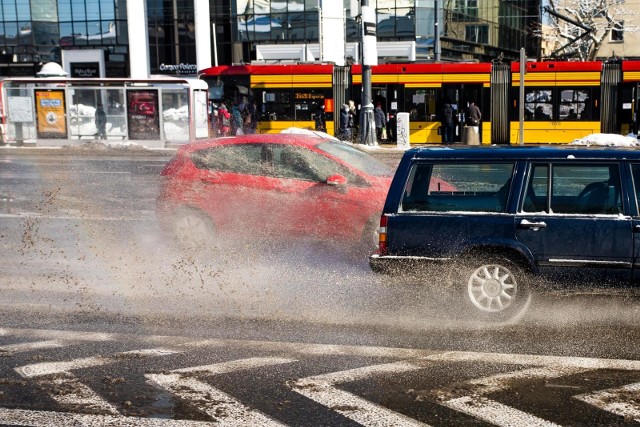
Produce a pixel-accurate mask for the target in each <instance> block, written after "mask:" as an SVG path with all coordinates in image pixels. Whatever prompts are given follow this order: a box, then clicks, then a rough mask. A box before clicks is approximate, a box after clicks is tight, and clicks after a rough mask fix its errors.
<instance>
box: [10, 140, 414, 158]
mask: <svg viewBox="0 0 640 427" xmlns="http://www.w3.org/2000/svg"><path fill="white" fill-rule="evenodd" d="M181 145H183V144H168V146H167V147H165V148H155V147H154V148H148V147H145V146H143V145H140V144H137V143H131V142H129V141H118V140H108V141H100V140H91V141H86V142H83V143H82V144H79V143H78V141H76V140H74V141H73V142H71V141H70V142H69V143H68V144H64V143H60V144H56V145H51V144H50V143H48V144H47V145H38V143H37V142H36V143H35V144H34V143H29V144H25V145H21V146H18V145H15V144H7V145H0V153H7V152H12V153H31V154H33V153H35V152H47V153H49V154H52V155H61V154H69V153H71V154H82V153H96V152H104V153H105V154H109V155H111V154H123V155H124V154H126V155H133V154H139V155H151V154H153V153H156V154H158V155H168V154H171V153H174V152H175V151H176V150H177V149H178V148H179V147H180V146H181ZM353 146H354V147H356V148H358V149H360V150H362V151H365V152H367V153H369V154H376V153H403V152H404V151H406V150H405V149H404V148H398V146H397V145H396V144H380V145H376V146H369V145H363V144H353Z"/></svg>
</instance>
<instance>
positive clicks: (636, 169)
mask: <svg viewBox="0 0 640 427" xmlns="http://www.w3.org/2000/svg"><path fill="white" fill-rule="evenodd" d="M631 174H632V175H633V186H634V188H635V194H636V201H635V203H636V212H640V210H639V209H638V206H637V203H638V201H639V200H640V165H631Z"/></svg>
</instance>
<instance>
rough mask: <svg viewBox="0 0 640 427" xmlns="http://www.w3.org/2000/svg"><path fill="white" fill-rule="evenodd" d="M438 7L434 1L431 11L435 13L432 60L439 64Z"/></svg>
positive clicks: (440, 51) (440, 50) (436, 0)
mask: <svg viewBox="0 0 640 427" xmlns="http://www.w3.org/2000/svg"><path fill="white" fill-rule="evenodd" d="M439 8H440V7H439V5H438V0H435V1H434V4H433V10H434V12H435V14H434V15H433V16H434V19H433V26H434V29H433V30H434V32H435V34H434V39H433V40H434V42H433V53H434V59H435V60H436V62H440V56H441V53H442V49H441V48H440V27H439V19H438V15H439V13H438V12H439V10H438V9H439Z"/></svg>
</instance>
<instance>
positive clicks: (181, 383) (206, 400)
mask: <svg viewBox="0 0 640 427" xmlns="http://www.w3.org/2000/svg"><path fill="white" fill-rule="evenodd" d="M293 362H295V360H293V359H280V358H251V359H242V360H233V361H229V362H224V363H219V364H213V365H204V366H193V367H189V368H185V369H177V370H174V371H171V372H170V373H169V374H146V375H145V376H146V377H147V379H149V381H150V382H152V383H153V384H155V385H157V386H159V387H161V388H163V389H165V390H168V391H169V392H171V393H173V394H175V395H176V396H178V397H179V398H180V399H182V400H184V401H185V402H196V403H197V409H198V410H200V411H202V412H204V413H206V414H207V415H209V416H210V417H212V418H213V419H214V420H216V425H218V426H254V425H255V426H265V427H267V426H283V425H284V424H282V423H280V422H278V421H276V420H273V419H271V418H270V417H268V416H267V415H265V414H263V413H261V412H260V411H257V410H253V409H251V408H249V407H247V406H245V405H243V404H242V403H240V402H238V401H237V400H236V399H234V398H233V397H232V396H230V395H229V394H227V393H224V392H223V391H221V390H219V389H217V388H215V387H212V386H211V385H209V384H206V383H204V382H202V381H198V380H196V379H195V378H193V376H194V375H199V376H211V375H219V374H224V373H229V372H234V371H238V370H246V369H253V368H260V367H265V366H274V365H279V364H285V363H293ZM192 404H194V405H195V403H192Z"/></svg>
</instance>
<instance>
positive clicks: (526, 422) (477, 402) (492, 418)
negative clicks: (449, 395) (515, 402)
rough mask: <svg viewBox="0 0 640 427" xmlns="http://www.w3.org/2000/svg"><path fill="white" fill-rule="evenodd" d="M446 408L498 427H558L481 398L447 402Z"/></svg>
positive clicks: (467, 397) (470, 397) (469, 397)
mask: <svg viewBox="0 0 640 427" xmlns="http://www.w3.org/2000/svg"><path fill="white" fill-rule="evenodd" d="M445 406H447V407H449V408H451V409H454V410H456V411H460V412H463V413H465V414H467V415H471V416H473V417H475V418H479V419H481V420H483V421H486V422H488V423H491V424H494V425H497V426H507V427H534V426H540V427H557V426H558V424H554V423H552V422H550V421H546V420H543V419H541V418H538V417H536V416H534V415H531V414H528V413H526V412H522V411H519V410H517V409H514V408H512V407H510V406H507V405H503V404H502V403H498V402H496V401H494V400H490V399H485V398H484V397H479V396H474V397H472V396H465V397H461V398H458V399H452V400H450V401H448V402H446V404H445Z"/></svg>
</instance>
